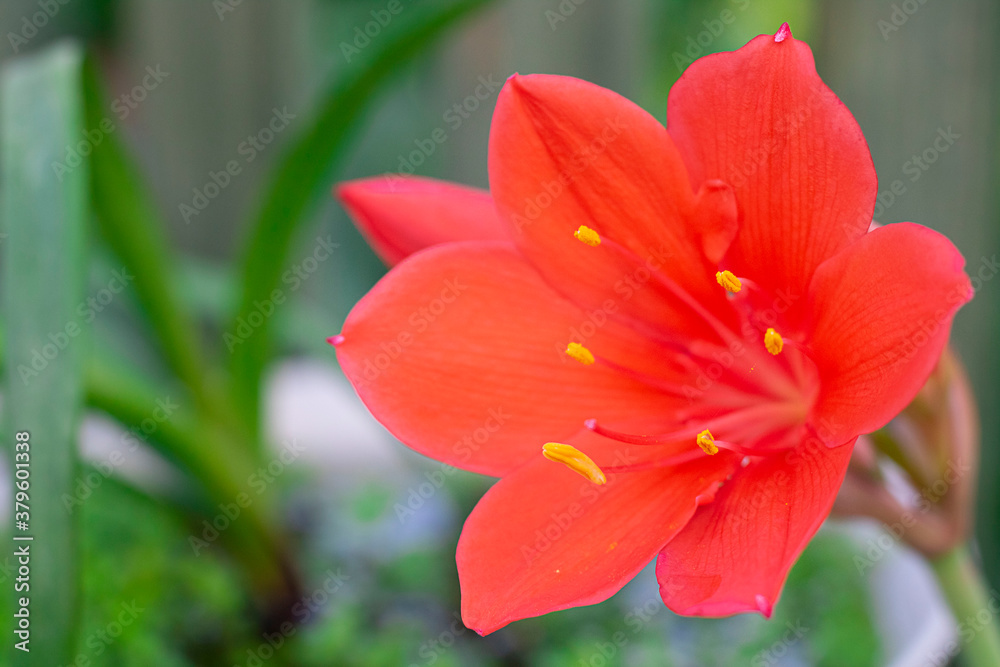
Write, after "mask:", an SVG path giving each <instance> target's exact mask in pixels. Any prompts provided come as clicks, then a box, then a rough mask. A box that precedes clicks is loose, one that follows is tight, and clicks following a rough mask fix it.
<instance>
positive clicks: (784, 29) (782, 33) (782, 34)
mask: <svg viewBox="0 0 1000 667" xmlns="http://www.w3.org/2000/svg"><path fill="white" fill-rule="evenodd" d="M791 36H792V29H791V28H789V27H788V22H787V21H786V22H785V23H782V24H781V27H780V28H778V32H776V33H774V42H775V43H776V44H780V43H781V42H783V41H785V40H786V39H788V38H789V37H791Z"/></svg>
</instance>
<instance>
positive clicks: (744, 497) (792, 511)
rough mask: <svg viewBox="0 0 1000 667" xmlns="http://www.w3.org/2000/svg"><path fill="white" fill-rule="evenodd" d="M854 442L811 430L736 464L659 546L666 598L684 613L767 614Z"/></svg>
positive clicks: (822, 514)
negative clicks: (784, 448) (830, 442)
mask: <svg viewBox="0 0 1000 667" xmlns="http://www.w3.org/2000/svg"><path fill="white" fill-rule="evenodd" d="M853 445H854V442H853V440H852V441H851V442H850V443H848V444H845V445H842V446H840V447H836V448H829V447H826V446H824V445H823V444H821V443H820V442H819V440H818V439H815V438H814V439H812V441H811V442H810V443H803V445H800V447H799V448H797V449H793V450H791V451H789V452H788V453H786V454H780V455H775V456H771V457H768V458H765V459H762V460H760V461H759V462H757V463H751V464H750V465H749V466H747V467H746V468H743V469H740V470H737V472H736V474H735V475H734V476H733V479H732V480H731V481H729V482H726V483H725V484H724V485H723V487H722V488H721V489H720V490H719V493H718V494H717V496H716V498H715V502H713V503H712V504H710V505H708V506H706V507H703V508H701V509H699V510H698V513H697V514H695V516H694V518H693V519H692V520H691V522H690V523H688V525H687V526H686V527H685V528H684V530H683V531H681V533H680V534H679V535H677V537H675V538H674V539H673V540H671V541H670V543H669V544H667V546H666V547H664V549H663V551H661V552H660V557H659V558H658V559H657V562H656V577H657V579H658V580H659V582H660V595H661V597H662V598H663V601H664V602H665V603H666V605H667V606H668V607H670V608H671V609H672V610H673V611H675V612H677V613H678V614H685V615H689V616H728V615H730V614H736V613H739V612H744V611H760V612H761V613H763V614H764V615H765V616H768V617H770V615H771V609H772V608H773V606H774V604H775V603H776V602H777V601H778V596H779V595H780V594H781V588H782V586H783V585H784V583H785V579H786V578H787V577H788V571H789V570H790V569H791V568H792V565H793V564H794V563H795V560H796V559H797V558H798V557H799V554H800V553H802V550H803V549H805V547H806V544H808V543H809V540H810V539H811V538H812V536H813V535H814V534H815V533H816V531H817V530H818V529H819V527H820V524H822V523H823V520H824V519H825V518H826V516H827V514H829V513H830V508H831V507H832V506H833V501H834V498H836V496H837V490H838V489H839V488H840V483H841V481H842V480H843V479H844V474H845V473H846V471H847V463H848V461H850V458H851V450H852V448H853Z"/></svg>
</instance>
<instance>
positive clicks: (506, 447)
mask: <svg viewBox="0 0 1000 667" xmlns="http://www.w3.org/2000/svg"><path fill="white" fill-rule="evenodd" d="M575 337H580V338H578V339H577V341H578V342H580V341H583V342H585V344H586V345H587V347H588V348H590V349H591V350H593V351H594V353H595V354H598V355H600V356H601V357H608V358H612V359H615V360H617V361H618V362H622V363H626V364H629V365H630V366H631V367H633V368H634V367H636V366H637V365H638V364H640V363H642V362H644V363H645V364H646V366H655V365H656V364H657V363H659V362H658V359H659V357H660V356H662V351H658V350H657V349H656V348H654V347H651V346H650V343H649V342H648V341H647V340H645V339H643V338H641V337H639V336H637V335H636V334H634V333H632V332H631V330H629V329H626V328H624V327H620V326H618V325H617V324H616V323H615V322H614V321H613V320H612V319H611V317H610V316H609V314H608V313H607V312H606V311H592V312H584V311H582V310H580V309H579V308H577V307H576V306H574V305H573V304H571V303H569V302H568V301H566V300H565V299H563V298H562V297H560V296H559V295H557V294H556V293H555V292H553V291H552V289H551V288H549V287H548V286H547V285H546V284H545V283H544V282H543V280H542V278H541V277H540V276H539V275H538V273H537V272H536V271H535V270H534V269H533V268H532V267H531V266H530V265H529V264H528V263H527V262H526V261H525V260H524V259H523V258H522V257H521V256H520V255H519V254H518V253H517V252H516V250H514V249H513V247H511V246H510V245H509V244H500V243H453V244H446V245H442V246H437V247H435V248H431V249H428V250H425V251H423V252H421V253H418V254H416V255H414V256H412V257H410V258H409V259H408V260H406V261H404V262H402V263H401V264H399V265H398V266H396V267H395V268H394V269H393V270H392V271H390V272H389V274H388V275H387V276H385V277H384V278H383V279H382V280H381V281H380V282H379V283H378V284H377V285H375V287H374V288H372V290H371V291H370V292H369V293H368V295H367V296H365V297H364V299H362V300H361V301H360V302H359V303H358V304H357V305H356V306H355V307H354V309H353V310H352V311H351V313H350V315H348V318H347V322H346V323H345V324H344V330H343V334H342V338H337V339H336V341H335V344H336V345H337V357H338V359H339V361H340V364H341V367H342V368H343V370H344V372H345V373H346V374H347V376H348V378H349V379H350V380H351V382H352V383H353V384H354V386H355V388H356V389H357V391H358V394H359V395H360V396H361V399H362V400H363V401H364V402H365V404H366V405H367V406H368V408H369V409H370V410H371V411H372V414H374V415H375V417H376V418H377V419H378V420H379V421H380V422H382V424H383V425H385V426H386V428H388V429H389V430H390V431H391V432H392V433H393V434H394V435H395V436H396V437H398V438H399V439H400V440H402V441H403V442H404V443H406V444H407V445H409V446H410V447H412V448H413V449H416V450H417V451H419V452H422V453H424V454H427V455H428V456H432V457H434V458H436V459H438V460H441V461H445V462H447V463H450V464H452V465H455V466H458V467H461V468H465V469H468V470H473V471H476V472H482V473H486V474H493V475H502V474H504V473H505V472H508V471H510V470H512V469H513V468H515V467H517V466H518V465H520V464H521V463H523V462H524V461H526V460H528V459H529V458H531V457H534V456H537V455H538V452H539V451H540V448H541V446H542V445H543V444H544V443H545V442H548V441H553V440H554V441H558V440H560V439H561V438H566V437H568V436H570V435H573V434H574V433H576V432H577V431H578V430H579V429H580V428H581V427H582V426H583V423H584V421H585V420H587V419H590V418H596V419H599V420H601V421H602V423H608V424H609V425H614V424H616V423H621V421H622V420H623V419H627V420H631V421H635V420H636V419H637V417H636V416H637V415H638V416H642V415H649V416H650V418H651V419H652V418H656V419H658V420H661V421H662V419H664V415H668V414H669V413H670V412H671V411H672V410H674V409H676V408H677V407H678V406H680V405H685V406H686V405H687V399H685V398H683V397H680V398H678V397H676V396H670V395H667V394H665V393H662V392H658V391H653V390H651V389H650V387H649V386H648V385H647V384H643V383H641V382H640V381H638V380H636V379H631V378H629V377H626V376H625V375H623V374H621V373H620V372H619V371H618V370H617V369H615V368H613V367H610V366H606V365H603V364H601V363H597V364H593V365H584V364H582V363H579V362H577V361H574V360H572V359H570V358H569V357H568V356H567V355H566V354H565V350H566V347H567V344H568V343H569V342H570V341H571V340H572V339H574V338H575Z"/></svg>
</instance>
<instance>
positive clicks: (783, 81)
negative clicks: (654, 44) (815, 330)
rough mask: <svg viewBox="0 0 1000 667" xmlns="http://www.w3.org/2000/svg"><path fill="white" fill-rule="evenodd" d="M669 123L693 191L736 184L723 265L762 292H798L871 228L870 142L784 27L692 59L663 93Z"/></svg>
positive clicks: (804, 49)
mask: <svg viewBox="0 0 1000 667" xmlns="http://www.w3.org/2000/svg"><path fill="white" fill-rule="evenodd" d="M667 128H668V130H669V132H670V136H672V137H673V139H674V142H675V143H676V145H677V148H678V150H679V151H680V153H681V155H683V157H684V162H685V164H686V165H687V168H688V172H689V174H690V176H691V183H692V185H693V187H695V188H697V187H699V186H700V185H701V184H702V183H703V182H704V181H706V180H709V179H721V180H722V181H724V182H726V183H728V184H730V185H731V186H732V187H733V188H734V189H735V192H736V199H737V202H738V205H739V212H740V221H739V233H738V235H737V237H736V240H735V242H734V243H733V246H732V247H731V249H730V252H729V255H728V257H727V265H728V268H730V269H732V270H733V271H734V272H736V273H737V274H738V275H745V276H747V277H750V278H752V279H753V280H754V281H755V282H757V284H759V285H761V286H763V287H765V288H767V290H768V291H770V292H771V293H775V292H776V290H778V289H782V290H785V291H791V292H793V293H798V294H803V293H804V292H805V290H806V288H807V287H808V285H809V280H810V279H811V278H812V274H813V271H814V270H815V269H816V267H817V266H819V264H820V263H821V262H822V261H823V260H825V259H827V258H828V257H830V256H832V255H833V254H834V253H836V252H837V251H838V250H839V249H840V248H843V247H844V246H846V245H847V244H848V243H850V242H851V241H853V240H854V239H857V238H858V237H860V236H861V235H862V234H864V233H865V231H866V230H867V229H868V225H869V223H870V222H871V219H872V211H873V209H874V206H875V195H876V177H875V169H874V166H873V165H872V159H871V154H870V153H869V151H868V145H867V143H866V142H865V139H864V136H863V135H862V134H861V129H860V128H859V127H858V124H857V122H856V121H855V120H854V117H853V116H852V115H851V113H850V112H849V111H848V110H847V108H846V107H845V106H844V105H843V103H842V102H841V101H840V100H839V99H837V96H836V95H834V94H833V92H832V91H831V90H830V89H829V88H827V86H826V84H824V83H823V81H822V80H821V79H820V78H819V75H817V74H816V68H815V64H814V63H813V56H812V52H811V51H810V49H809V47H808V45H806V44H805V43H804V42H800V41H798V40H796V39H794V38H792V37H791V35H790V34H789V35H788V36H787V37H786V38H785V39H784V40H783V41H781V42H776V41H775V39H774V38H773V37H771V36H770V35H761V36H760V37H757V38H755V39H753V40H751V41H750V42H749V43H748V44H747V45H746V46H744V47H743V48H741V49H739V50H737V51H734V52H727V53H717V54H714V55H710V56H706V57H704V58H701V59H699V60H697V61H695V62H694V63H693V64H692V65H691V66H690V67H688V69H687V71H685V72H684V74H683V75H682V76H681V78H680V79H679V80H678V81H677V83H676V84H674V87H673V88H672V89H671V91H670V98H669V104H668V110H667Z"/></svg>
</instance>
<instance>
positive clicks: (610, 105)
mask: <svg viewBox="0 0 1000 667" xmlns="http://www.w3.org/2000/svg"><path fill="white" fill-rule="evenodd" d="M489 150H490V155H489V169H490V191H491V192H492V193H493V197H494V199H495V200H496V203H497V209H498V210H499V211H500V213H501V216H502V217H503V218H504V219H505V220H506V222H507V223H508V224H509V225H510V228H511V235H512V237H513V238H514V241H515V243H517V245H518V247H519V248H520V250H521V251H522V252H523V253H524V255H525V256H526V257H527V258H528V260H529V261H531V262H532V263H533V264H534V265H535V266H536V267H537V268H538V271H539V272H540V273H541V274H542V275H543V276H544V277H545V279H546V281H548V282H549V283H550V284H551V285H552V286H553V287H555V289H556V290H557V291H559V292H560V293H561V294H563V295H565V296H567V297H568V298H571V299H572V300H574V301H575V302H576V303H579V304H580V305H581V306H583V307H585V308H593V307H597V306H599V305H600V304H601V303H603V302H604V301H605V300H607V299H613V300H615V301H618V302H627V303H623V305H624V306H625V307H627V308H628V309H629V310H630V311H631V312H632V313H633V314H636V316H637V317H639V318H641V319H643V320H644V321H646V322H648V323H649V324H651V325H652V326H654V327H658V328H660V329H661V330H672V331H673V332H679V333H682V334H690V335H696V336H705V335H707V328H706V326H705V324H704V322H703V321H702V320H699V319H698V318H696V317H692V316H691V313H690V311H689V310H687V309H686V308H685V307H683V306H681V305H679V304H678V303H677V301H676V300H672V299H671V298H666V297H665V296H664V295H663V293H662V291H658V290H657V289H655V287H656V284H655V281H649V279H648V272H647V273H646V274H645V276H644V275H643V273H642V272H643V271H647V269H646V267H645V266H644V263H645V262H646V260H647V259H649V260H650V262H651V263H650V264H649V265H648V266H651V267H652V268H654V269H656V270H658V271H660V272H662V273H663V274H664V275H666V276H668V277H669V278H670V279H671V280H672V281H674V282H675V283H676V284H677V285H679V286H680V287H681V288H682V289H684V290H686V291H687V292H688V293H689V294H690V295H692V296H693V297H694V298H695V299H697V300H698V301H699V302H700V303H701V304H702V305H703V306H705V307H706V308H708V309H709V310H710V311H711V312H713V313H716V314H717V315H719V316H721V317H730V316H731V311H730V309H729V308H728V307H727V306H726V303H725V293H724V291H723V290H721V289H719V287H718V285H716V284H715V280H714V276H715V271H716V268H715V266H714V265H713V264H710V263H709V262H708V261H707V260H706V258H705V256H704V253H703V252H702V240H701V238H700V236H699V232H701V233H705V232H706V231H708V230H705V227H707V226H709V225H710V224H711V223H712V221H711V219H710V218H706V219H702V220H700V221H699V223H700V224H699V226H698V231H696V230H695V225H693V224H689V223H688V220H689V219H690V218H691V217H692V216H693V215H694V209H695V197H694V194H693V192H692V190H691V186H690V184H689V182H688V177H687V172H686V171H685V168H684V164H683V163H682V162H681V159H680V156H679V154H678V153H677V150H676V149H675V148H674V146H673V142H672V141H671V139H670V136H669V135H668V134H667V131H666V129H664V127H663V126H662V125H661V124H660V123H659V122H658V121H657V120H656V119H655V118H653V117H652V116H650V115H649V114H648V113H646V112H645V111H644V110H642V109H641V108H640V107H638V106H637V105H635V104H634V103H632V102H630V101H629V100H626V99H625V98H623V97H621V96H620V95H618V94H616V93H613V92H611V91H610V90H607V89H605V88H601V87H600V86H596V85H594V84H592V83H587V82H585V81H580V80H579V79H573V78H570V77H563V76H547V75H530V76H514V77H511V79H510V80H509V81H508V82H507V84H506V85H505V86H504V88H503V90H501V92H500V95H499V98H498V100H497V107H496V111H495V112H494V114H493V125H492V127H491V129H490V149H489ZM721 208H722V209H724V206H722V207H721ZM719 209H720V207H719V206H710V207H707V208H706V210H703V211H702V213H705V212H706V211H708V212H711V211H716V210H719ZM716 224H718V225H720V226H721V227H723V228H724V229H726V230H728V228H729V225H730V224H732V222H731V221H730V220H719V221H718V222H717V223H716ZM580 225H585V226H587V227H591V228H593V229H594V230H595V231H597V232H598V234H600V235H601V236H602V238H607V239H610V240H612V241H614V242H615V243H616V244H617V245H618V246H620V247H623V248H626V249H627V252H628V253H629V254H630V255H631V256H632V257H634V258H635V259H634V261H633V262H632V263H631V264H628V263H623V262H622V261H620V260H618V259H617V255H616V254H615V252H614V251H613V250H612V249H610V248H608V247H607V245H606V244H602V245H601V246H599V247H596V248H592V247H589V246H587V245H584V244H582V243H580V242H577V241H575V240H574V239H573V232H574V231H575V230H576V229H577V228H578V227H579V226H580ZM715 236H717V237H720V238H722V237H724V236H725V233H723V234H718V235H715ZM718 243H719V241H718V240H717V239H716V238H715V237H713V242H712V245H713V247H715V246H716V245H718ZM630 279H631V281H632V283H633V284H630V282H629V280H630ZM634 283H638V284H640V287H639V288H638V289H633V287H634ZM626 294H627V295H628V297H627V298H626V296H625V295H626ZM671 306H672V307H671Z"/></svg>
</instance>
